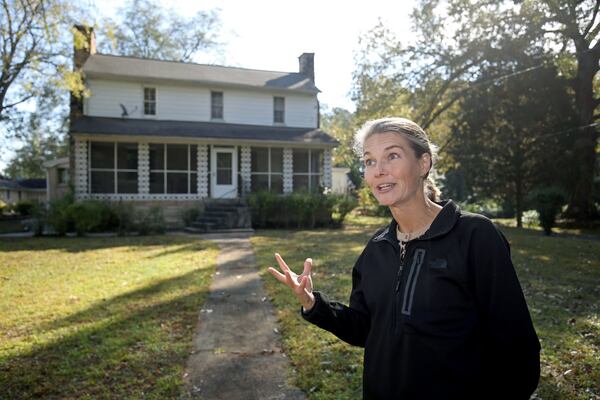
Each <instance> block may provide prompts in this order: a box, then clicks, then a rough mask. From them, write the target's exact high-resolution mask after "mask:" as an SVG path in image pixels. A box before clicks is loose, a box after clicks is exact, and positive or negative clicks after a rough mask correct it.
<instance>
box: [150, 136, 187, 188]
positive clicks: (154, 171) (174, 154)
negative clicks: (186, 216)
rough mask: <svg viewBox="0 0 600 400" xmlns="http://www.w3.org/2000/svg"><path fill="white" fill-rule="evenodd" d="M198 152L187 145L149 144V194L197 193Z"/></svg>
mask: <svg viewBox="0 0 600 400" xmlns="http://www.w3.org/2000/svg"><path fill="white" fill-rule="evenodd" d="M197 166H198V150H197V146H196V145H189V144H150V193H173V194H188V193H198V179H197V176H198V167H197Z"/></svg>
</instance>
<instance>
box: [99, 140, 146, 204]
mask: <svg viewBox="0 0 600 400" xmlns="http://www.w3.org/2000/svg"><path fill="white" fill-rule="evenodd" d="M89 159H90V176H89V179H90V192H91V193H138V185H137V178H138V172H137V171H138V170H137V163H138V145H137V143H112V142H91V143H90V148H89Z"/></svg>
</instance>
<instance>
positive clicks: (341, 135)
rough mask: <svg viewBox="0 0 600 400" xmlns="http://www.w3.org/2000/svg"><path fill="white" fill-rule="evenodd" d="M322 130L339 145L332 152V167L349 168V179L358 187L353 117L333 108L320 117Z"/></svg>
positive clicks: (358, 177)
mask: <svg viewBox="0 0 600 400" xmlns="http://www.w3.org/2000/svg"><path fill="white" fill-rule="evenodd" d="M321 122H322V127H323V130H324V131H326V132H327V133H329V134H331V135H332V136H333V137H334V138H336V139H337V140H338V141H339V142H340V144H339V146H338V147H336V148H335V149H334V150H333V165H334V166H336V167H348V168H350V179H351V180H352V183H354V185H355V186H356V187H358V186H360V181H361V172H360V161H359V158H358V157H357V155H356V153H355V151H354V133H355V132H356V130H357V128H358V127H357V125H356V122H355V118H354V115H353V114H352V113H351V112H350V111H348V110H346V109H343V108H338V107H335V108H333V109H332V110H328V111H325V112H324V113H323V115H322V120H321Z"/></svg>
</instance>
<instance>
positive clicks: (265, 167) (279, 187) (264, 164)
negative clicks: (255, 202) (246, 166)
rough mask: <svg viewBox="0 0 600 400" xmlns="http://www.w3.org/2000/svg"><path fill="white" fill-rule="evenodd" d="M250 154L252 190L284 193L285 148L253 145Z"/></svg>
mask: <svg viewBox="0 0 600 400" xmlns="http://www.w3.org/2000/svg"><path fill="white" fill-rule="evenodd" d="M250 155H251V171H252V177H251V184H250V186H251V188H252V191H253V192H256V191H260V190H269V191H271V192H275V193H283V149H281V148H277V147H252V149H251V154H250Z"/></svg>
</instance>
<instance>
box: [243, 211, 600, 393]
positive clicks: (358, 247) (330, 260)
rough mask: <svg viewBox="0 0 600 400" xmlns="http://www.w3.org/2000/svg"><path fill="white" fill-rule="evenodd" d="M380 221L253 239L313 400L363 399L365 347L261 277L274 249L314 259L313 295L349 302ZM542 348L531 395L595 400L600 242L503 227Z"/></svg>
mask: <svg viewBox="0 0 600 400" xmlns="http://www.w3.org/2000/svg"><path fill="white" fill-rule="evenodd" d="M387 221H388V220H387V219H385V218H369V217H355V218H351V219H350V220H349V223H348V224H347V225H346V227H345V228H344V229H343V230H313V231H258V232H257V233H256V235H255V236H254V237H253V238H252V243H253V246H254V247H255V250H256V255H257V261H258V263H259V266H260V268H261V270H262V273H263V276H264V279H265V282H266V289H267V293H268V295H269V296H270V297H271V298H272V299H273V301H274V303H275V305H276V307H277V310H278V311H277V313H278V317H279V319H280V321H281V325H282V335H283V344H284V347H285V351H286V352H287V353H288V354H289V355H290V358H291V360H292V363H293V365H294V367H295V368H296V370H297V377H298V379H297V381H296V382H295V383H296V384H297V385H298V386H299V387H301V388H302V389H303V390H305V391H306V392H307V393H308V395H309V398H310V399H356V398H360V396H361V387H362V379H361V376H362V349H360V348H355V347H352V346H349V345H347V344H345V343H343V342H341V341H340V340H339V339H337V338H336V337H335V336H333V335H331V334H330V333H328V332H325V331H323V330H320V329H319V328H316V327H314V326H312V325H310V324H308V323H307V322H305V321H304V320H303V319H302V318H301V317H300V315H299V307H300V306H299V305H298V304H297V303H296V301H295V298H293V296H292V295H291V294H290V293H289V292H288V290H287V288H285V287H284V286H283V285H281V284H279V283H278V282H275V280H274V279H273V278H272V277H271V276H270V274H268V273H267V272H266V268H267V266H274V264H275V262H274V259H273V253H275V252H279V253H281V254H282V256H283V257H284V259H286V261H288V263H289V264H290V265H291V266H292V268H295V269H296V270H301V269H302V263H303V261H304V259H305V258H306V257H312V258H313V260H314V283H315V288H316V289H317V290H321V291H324V292H326V293H327V294H329V295H330V297H331V298H333V299H337V300H340V301H343V302H345V303H346V304H347V301H348V297H349V294H350V289H351V284H352V282H351V270H352V266H353V265H354V262H355V261H356V259H357V258H358V255H359V254H360V252H361V251H362V249H363V248H364V246H365V244H366V243H367V240H368V239H369V238H370V237H371V235H372V234H373V233H374V232H375V230H376V228H377V227H378V226H384V225H385V224H386V223H387ZM502 230H503V232H504V233H505V234H506V236H507V238H508V240H509V242H510V243H511V249H512V257H513V262H514V264H515V268H516V270H517V273H518V275H519V279H520V282H521V285H522V287H523V290H524V292H525V296H526V298H527V302H528V305H529V308H530V311H531V315H532V318H533V321H534V324H535V327H536V330H537V332H538V335H539V337H540V340H541V343H542V357H541V363H542V376H541V380H540V384H539V387H538V390H537V392H536V394H535V396H534V398H538V399H561V400H562V399H567V400H574V399H578V400H579V399H581V400H583V399H586V400H587V399H600V258H599V257H598V254H600V241H598V240H584V239H577V240H575V239H572V238H563V237H545V236H543V235H542V234H541V233H540V232H538V231H532V230H519V229H515V228H510V227H502Z"/></svg>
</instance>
